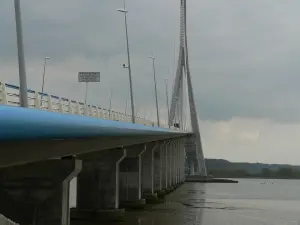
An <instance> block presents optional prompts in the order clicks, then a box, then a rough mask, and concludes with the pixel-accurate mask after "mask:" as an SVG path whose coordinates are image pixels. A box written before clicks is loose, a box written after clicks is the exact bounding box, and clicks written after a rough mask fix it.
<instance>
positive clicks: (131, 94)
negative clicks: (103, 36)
mask: <svg viewBox="0 0 300 225" xmlns="http://www.w3.org/2000/svg"><path fill="white" fill-rule="evenodd" d="M117 11H118V12H121V13H124V19H125V31H126V43H127V60H128V65H127V66H126V65H125V64H123V67H124V68H128V74H129V85H130V99H131V116H132V117H131V121H132V123H135V113H134V100H133V90H132V89H133V88H132V76H131V65H130V52H129V41H128V26H127V13H128V11H127V10H126V4H125V0H124V8H123V9H117Z"/></svg>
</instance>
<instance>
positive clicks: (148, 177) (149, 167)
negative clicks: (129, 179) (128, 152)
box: [142, 142, 158, 196]
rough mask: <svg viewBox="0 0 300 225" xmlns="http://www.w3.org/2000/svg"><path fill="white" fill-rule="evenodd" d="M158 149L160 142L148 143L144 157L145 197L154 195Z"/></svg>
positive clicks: (143, 182) (143, 181)
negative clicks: (155, 157)
mask: <svg viewBox="0 0 300 225" xmlns="http://www.w3.org/2000/svg"><path fill="white" fill-rule="evenodd" d="M156 149H158V142H153V143H148V144H147V149H146V151H145V153H144V154H143V156H142V188H143V195H144V196H145V195H149V194H150V195H153V194H154V152H155V150H156Z"/></svg>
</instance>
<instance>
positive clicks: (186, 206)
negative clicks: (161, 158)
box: [116, 179, 300, 225]
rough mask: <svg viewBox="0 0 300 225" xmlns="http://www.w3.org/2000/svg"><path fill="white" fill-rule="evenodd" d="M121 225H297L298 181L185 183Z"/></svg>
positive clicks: (299, 218)
mask: <svg viewBox="0 0 300 225" xmlns="http://www.w3.org/2000/svg"><path fill="white" fill-rule="evenodd" d="M116 224H124V225H300V181H297V180H261V179H257V180H255V179H240V180H239V183H238V184H200V183H187V184H185V185H183V186H181V187H180V188H178V189H177V190H176V191H175V192H173V193H172V194H170V195H169V196H167V197H166V203H165V204H159V205H155V206H149V207H147V208H146V209H145V210H143V211H131V212H127V213H126V219H125V222H124V223H116Z"/></svg>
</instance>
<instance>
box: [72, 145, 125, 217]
mask: <svg viewBox="0 0 300 225" xmlns="http://www.w3.org/2000/svg"><path fill="white" fill-rule="evenodd" d="M125 157H126V150H125V149H113V150H104V151H99V152H96V153H90V154H85V155H80V158H81V159H82V161H83V167H82V172H81V173H80V174H79V175H78V178H77V207H76V209H72V219H74V220H75V219H77V220H86V219H88V220H94V221H98V220H99V221H103V220H122V217H123V214H124V209H119V179H120V176H119V173H120V164H121V162H122V161H123V160H124V159H125Z"/></svg>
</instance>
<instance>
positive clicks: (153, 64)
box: [149, 56, 160, 126]
mask: <svg viewBox="0 0 300 225" xmlns="http://www.w3.org/2000/svg"><path fill="white" fill-rule="evenodd" d="M149 58H150V59H152V67H153V78H154V91H155V102H156V116H157V125H158V126H160V124H159V112H158V100H157V87H156V76H155V57H153V56H149Z"/></svg>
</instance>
